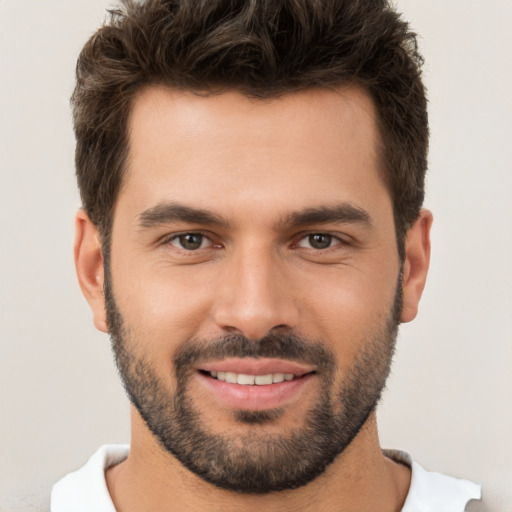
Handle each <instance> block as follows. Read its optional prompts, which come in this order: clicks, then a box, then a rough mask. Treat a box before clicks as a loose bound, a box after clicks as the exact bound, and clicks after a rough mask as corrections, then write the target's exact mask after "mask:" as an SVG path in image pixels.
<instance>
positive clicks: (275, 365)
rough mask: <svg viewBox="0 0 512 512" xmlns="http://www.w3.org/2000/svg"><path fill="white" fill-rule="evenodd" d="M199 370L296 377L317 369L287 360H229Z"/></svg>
mask: <svg viewBox="0 0 512 512" xmlns="http://www.w3.org/2000/svg"><path fill="white" fill-rule="evenodd" d="M197 369H198V370H202V371H205V372H233V373H242V374H244V375H268V374H271V373H291V374H293V375H295V376H301V375H305V374H306V373H311V372H312V371H314V369H315V368H314V367H313V366H312V365H308V364H304V363H297V362H295V361H287V360H285V359H268V358H261V359H260V358H258V359H255V358H229V359H223V360H222V361H213V362H210V363H204V364H201V365H200V366H198V368H197Z"/></svg>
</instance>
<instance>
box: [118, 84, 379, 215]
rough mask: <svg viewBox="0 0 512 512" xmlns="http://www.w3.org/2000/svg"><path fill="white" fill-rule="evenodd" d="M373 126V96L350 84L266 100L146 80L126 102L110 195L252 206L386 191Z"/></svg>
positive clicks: (147, 202) (144, 202) (137, 202)
mask: <svg viewBox="0 0 512 512" xmlns="http://www.w3.org/2000/svg"><path fill="white" fill-rule="evenodd" d="M376 126H377V125H376V121H375V109H374V105H373V102H372V101H371V99H370V98H369V97H368V95H367V94H366V93H365V92H363V91H362V90H360V89H359V88H356V87H344V88H340V89H337V90H331V89H314V90H307V91H304V92H300V93H293V94H287V95H284V96H281V97H279V98H273V99H268V100H262V99H252V98H248V97H247V96H245V95H243V94H241V93H238V92H234V91H232V92H225V93H222V94H218V95H211V96H207V97H204V96H197V95H194V94H192V93H190V92H185V91H178V90H174V89H169V88H165V87H156V86H155V87H149V88H147V89H145V90H143V91H142V92H141V93H140V94H139V96H138V97H137V98H136V99H135V101H134V105H133V111H132V115H131V117H130V124H129V134H130V135H129V163H128V169H127V175H126V179H125V182H124V184H123V187H122V189H121V193H120V198H119V199H120V200H121V199H122V196H123V195H126V194H129V195H130V201H131V203H132V204H133V208H134V209H137V208H138V209H139V211H142V210H144V209H147V208H148V207H151V206H153V205H154V204H157V203H158V202H166V201H177V202H184V201H185V202H188V203H193V204H191V205H192V206H199V207H205V206H207V207H208V208H211V207H212V206H213V207H215V208H221V207H222V208H225V209H229V208H230V207H231V206H232V207H233V208H234V207H236V206H237V205H238V206H245V209H246V210H247V209H248V208H250V207H251V205H252V206H253V207H254V210H255V211H258V210H260V213H261V208H262V207H264V206H265V205H267V206H269V205H273V204H276V205H277V204H278V205H279V207H280V208H281V209H282V210H286V208H288V209H289V210H292V209H296V206H297V205H299V206H301V207H308V206H317V205H318V203H326V202H339V201H343V200H347V201H352V200H354V199H357V198H354V195H355V196H358V198H359V199H364V197H365V196H366V198H367V199H368V198H369V197H371V196H374V195H375V194H381V195H382V194H384V195H386V196H388V194H387V191H386V190H385V187H384V184H383V182H382V179H381V177H380V173H379V172H378V158H377V154H378V150H377V149H378V144H379V139H378V133H377V128H376ZM387 200H389V196H388V197H387ZM307 203H311V204H307ZM226 213H228V214H229V212H226Z"/></svg>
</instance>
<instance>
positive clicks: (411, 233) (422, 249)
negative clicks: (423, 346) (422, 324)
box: [400, 210, 432, 323]
mask: <svg viewBox="0 0 512 512" xmlns="http://www.w3.org/2000/svg"><path fill="white" fill-rule="evenodd" d="M431 226H432V213H431V212H429V211H428V210H421V212H420V215H419V217H418V219H417V220H416V222H415V223H414V224H413V225H412V227H411V228H410V229H409V230H408V231H407V235H406V240H405V261H404V264H403V273H402V280H403V281H402V290H403V306H402V314H401V317H400V320H401V322H404V323H405V322H410V321H411V320H414V318H415V317H416V314H417V313H418V304H419V302H420V298H421V294H422V293H423V288H424V287H425V281H426V279H427V272H428V266H429V263H430V228H431Z"/></svg>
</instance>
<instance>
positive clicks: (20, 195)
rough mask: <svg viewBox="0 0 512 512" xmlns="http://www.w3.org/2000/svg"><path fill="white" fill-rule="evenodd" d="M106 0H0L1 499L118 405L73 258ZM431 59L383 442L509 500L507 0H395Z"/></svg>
mask: <svg viewBox="0 0 512 512" xmlns="http://www.w3.org/2000/svg"><path fill="white" fill-rule="evenodd" d="M107 5H109V4H108V2H107V1H106V0H46V1H44V2H43V1H41V0H24V1H21V0H3V1H2V0H0V166H1V173H0V180H1V183H0V206H1V211H0V226H1V238H0V244H1V246H0V247H1V248H0V251H1V252H0V294H1V297H0V298H1V310H0V311H1V313H0V511H2V512H22V511H23V512H30V511H43V510H46V509H47V507H48V503H49V501H48V500H49V493H50V489H51V485H52V483H53V482H55V481H56V480H57V479H58V478H60V477H61V476H62V475H63V474H65V473H66V472H69V471H71V470H73V469H76V468H77V467H78V466H80V465H82V464H83V463H84V462H85V460H86V459H87V458H88V456H89V455H91V454H92V452H93V451H95V450H96V448H97V447H98V446H99V445H100V444H102V443H108V442H127V441H128V438H129V428H128V404H127V400H126V399H125V397H124V394H123V391H122V389H121V386H120V384H119V383H118V379H117V375H116V372H115V369H114V367H113V364H112V362H111V356H110V351H109V342H108V339H107V337H106V336H104V335H102V334H99V333H98V332H96V331H95V330H94V328H93V326H92V323H91V315H90V313H89V310H88V307H87V305H86V303H85V301H84V299H83V298H82V297H81V294H80V291H79V288H78V286H77V284H76V279H75V276H74V268H73V264H72V240H73V215H74V212H75V210H76V208H77V207H78V206H79V200H78V195H77V193H76V191H75V183H74V170H73V151H74V140H73V135H72V128H71V121H70V115H69V108H68V97H69V95H70V93H71V91H72V87H73V74H74V65H75V60H76V57H77V55H78V52H79V50H80V48H81V46H82V44H83V43H84V42H85V40H86V39H87V37H88V36H89V35H90V34H91V33H92V32H93V31H94V29H95V28H97V27H98V26H99V24H100V23H101V22H102V20H103V16H104V9H105V7H106V6H107ZM398 5H399V8H400V9H401V10H402V11H403V12H404V13H405V16H406V18H407V19H409V20H411V22H412V26H413V28H414V29H415V30H416V31H418V32H419V33H420V34H421V36H422V38H421V39H420V44H421V48H422V50H423V53H424V55H425V57H426V59H427V65H426V71H425V80H426V83H427V86H428V88H429V98H430V118H431V130H432V141H431V153H430V173H429V177H428V196H427V201H426V206H428V207H429V208H431V209H432V210H433V211H434V216H435V223H434V228H433V259H432V266H431V274H430V279H429V282H428V284H427V289H426V291H425V295H424V298H423V301H422V304H421V310H420V315H419V318H418V319H417V320H416V321H415V322H413V323H412V324H410V325H406V326H404V327H403V328H402V330H401V335H400V343H399V350H398V355H397V358H396V361H395V365H394V370H393V375H392V377H391V380H390V382H389V386H388V388H389V390H388V392H387V393H386V396H385V401H384V405H383V406H382V407H381V409H380V422H381V437H382V444H383V446H385V447H395V448H401V449H405V450H408V451H410V452H411V453H412V454H413V456H414V457H415V458H416V459H417V460H418V461H419V462H420V463H421V464H423V465H424V466H426V467H427V468H429V469H432V470H437V471H441V472H446V473H450V474H453V475H456V476H460V477H465V478H469V479H472V480H474V481H477V482H480V483H482V484H483V485H484V496H485V503H486V505H485V507H484V509H485V510H486V511H491V512H511V511H512V442H511V432H512V406H511V403H512V371H511V370H512V322H511V317H512V208H511V202H512V165H511V164H512V152H511V146H512V122H511V119H512V101H511V91H512V79H511V78H512V71H511V70H512V30H511V21H512V2H511V1H510V0H491V1H489V0H487V1H485V2H484V1H481V0H429V1H425V0H402V1H399V2H398Z"/></svg>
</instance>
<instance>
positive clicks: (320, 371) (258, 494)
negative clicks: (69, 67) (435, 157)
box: [52, 0, 480, 512]
mask: <svg viewBox="0 0 512 512" xmlns="http://www.w3.org/2000/svg"><path fill="white" fill-rule="evenodd" d="M420 64H421V57H420V55H419V54H418V52H417V49H416V42H415V37H414V34H412V33H410V32H409V30H408V27H407V24H406V23H405V22H403V21H402V20H401V19H400V17H399V15H398V14H397V13H395V12H394V11H393V10H392V9H391V8H390V7H389V6H388V5H387V3H385V2H379V1H354V0H351V1H348V0H347V1H340V0H329V1H324V2H318V1H314V0H301V1H298V0H293V1H292V0H281V1H276V0H252V1H251V0H247V1H241V0H239V1H235V0H208V1H199V0H197V1H192V0H182V1H178V0H175V1H172V2H171V1H169V0H167V1H165V0H148V1H145V2H125V3H124V6H123V7H122V8H120V9H119V10H116V11H113V12H112V14H111V18H110V21H109V23H107V24H106V25H105V26H104V27H103V28H101V29H100V30H99V31H98V32H97V33H96V34H95V35H93V37H92V38H91V39H90V40H89V42H88V43H87V44H86V46H85V47H84V49H83V51H82V53H81V56H80V58H79V62H78V67H77V86H76V89H75V92H74V95H73V106H74V122H75V132H76V137H77V151H76V163H77V177H78V184H79V188H80V192H81V195H82V200H83V209H82V210H80V211H79V212H78V214H77V219H76V244H75V262H76V268H77V274H78V279H79V282H80V285H81V288H82V290H83V293H84V295H85V297H86V298H87V300H88V302H89V304H90V306H91V309H92V312H93V315H94V322H95V325H96V327H97V328H98V329H100V330H102V331H104V332H108V333H109V334H110V336H111V339H112V346H113V350H114V354H115V357H116V362H117V365H118V368H119V372H120V375H121V377H122V379H123V383H124V386H125V388H126V391H127V393H128V396H129V398H130V400H131V403H132V416H131V422H132V439H131V444H130V448H129V449H128V447H125V446H106V447H102V448H101V449H100V450H99V451H98V452H97V453H96V454H95V455H94V456H93V457H92V458H91V459H90V461H89V462H88V463H87V465H86V466H85V467H84V468H82V469H81V470H79V471H77V472H75V473H72V474H70V475H68V476H67V477H65V478H63V479H62V480H61V481H60V482H59V483H58V484H56V486H55V487H54V491H53V493H52V511H53V512H63V511H66V512H70V511H85V510H90V511H93V510H94V511H100V510H101V511H107V510H108V511H114V510H118V511H122V512H131V511H140V510H151V511H162V512H163V511H200V510H221V509H222V510H237V511H238V510H242V511H253V510H261V509H264V510H269V511H274V510H297V511H330V510H332V511H340V512H342V511H350V512H355V511H376V510H378V511H383V512H388V511H389V512H391V511H398V510H402V511H404V512H405V511H406V512H422V511H438V512H445V511H446V512H459V511H462V510H464V509H465V507H466V505H467V504H468V502H469V501H470V500H472V499H477V498H479V496H480V490H479V488H478V486H477V485H475V484H473V483H471V482H468V481H466V480H458V479H455V478H452V477H448V476H444V475H440V474H438V473H429V472H427V471H425V470H424V469H423V468H421V466H419V465H418V464H416V463H414V462H412V460H411V459H410V457H409V456H408V455H407V454H404V453H403V452H397V451H382V450H381V448H380V445H379V440H378V433H377V424H376V416H375V409H376V406H377V403H378V402H379V399H380V396H381V393H382V390H383V388H384V385H385V382H386V378H387V376H388V373H389V369H390V365H391V360H392V356H393V352H394V346H395V339H396V335H397V330H398V325H399V323H400V322H409V321H411V320H412V319H413V318H414V317H415V316H416V313H417V306H418V302H419V300H420V297H421V293H422V291H423V287H424V284H425V280H426V275H427V270H428V264H429V255H430V241H429V232H430V226H431V223H432V215H431V214H430V212H428V211H427V210H423V209H421V207H422V202H423V196H424V175H425V170H426V152H427V145H428V126H427V114H426V99H425V93H424V88H423V85H422V82H421V72H420Z"/></svg>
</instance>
